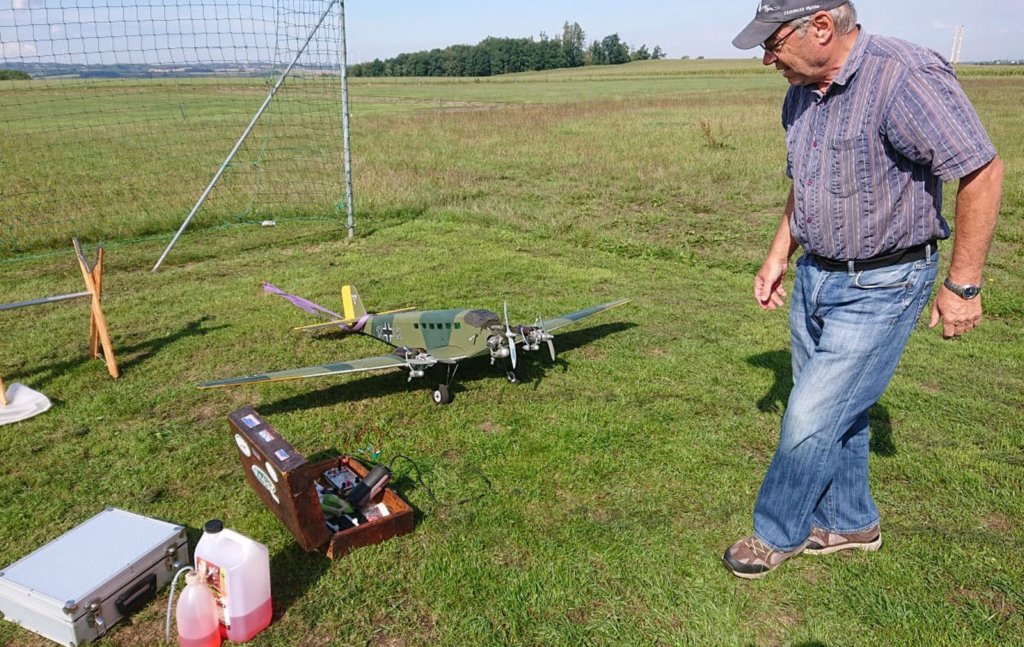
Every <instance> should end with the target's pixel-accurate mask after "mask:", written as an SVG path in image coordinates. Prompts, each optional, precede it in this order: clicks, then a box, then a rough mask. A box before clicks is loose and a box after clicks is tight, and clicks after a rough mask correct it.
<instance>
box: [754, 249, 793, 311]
mask: <svg viewBox="0 0 1024 647" xmlns="http://www.w3.org/2000/svg"><path fill="white" fill-rule="evenodd" d="M788 269H789V260H788V259H786V260H781V261H780V260H777V259H774V258H771V257H769V258H768V259H767V260H765V262H764V265H762V266H761V269H760V270H758V271H757V274H755V275H754V298H755V299H757V303H758V305H760V306H761V309H762V310H775V309H776V308H780V307H782V306H783V305H785V303H786V301H785V297H786V290H785V288H783V287H782V279H783V278H784V277H785V276H786V270H788Z"/></svg>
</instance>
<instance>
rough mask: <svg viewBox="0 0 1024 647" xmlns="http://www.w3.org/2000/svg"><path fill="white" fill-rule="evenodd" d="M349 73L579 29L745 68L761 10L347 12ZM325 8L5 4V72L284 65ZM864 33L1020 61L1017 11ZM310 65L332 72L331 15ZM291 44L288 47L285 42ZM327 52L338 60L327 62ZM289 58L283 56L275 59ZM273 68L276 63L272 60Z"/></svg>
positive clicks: (996, 10) (673, 6)
mask: <svg viewBox="0 0 1024 647" xmlns="http://www.w3.org/2000/svg"><path fill="white" fill-rule="evenodd" d="M343 1H344V7H345V17H346V28H347V29H346V36H347V43H348V61H349V63H350V64H353V63H365V62H368V61H372V60H373V59H375V58H381V59H387V58H392V57H394V56H397V55H398V54H401V53H408V52H417V51H423V50H430V49H434V48H441V49H443V48H445V47H448V46H450V45H476V44H477V43H479V42H480V41H482V40H483V39H485V38H487V37H488V36H494V37H497V38H526V37H533V38H539V37H540V36H541V34H542V33H546V34H547V35H549V36H551V37H556V36H560V35H561V33H562V26H563V25H564V24H565V23H566V22H569V23H573V22H575V23H579V25H580V26H581V27H582V28H583V30H584V32H585V42H586V44H588V45H589V43H591V42H592V41H594V40H601V39H603V38H604V37H605V36H609V35H612V34H618V35H619V38H620V39H621V40H622V41H624V42H625V43H627V44H628V45H629V46H631V47H632V48H634V49H635V48H638V47H640V46H641V45H646V46H647V49H648V51H653V50H654V47H655V46H660V47H661V49H662V51H663V52H664V53H665V54H666V56H668V57H669V58H680V57H683V56H689V57H690V58H697V57H699V56H703V57H705V58H749V57H752V56H758V55H759V53H760V52H759V50H747V51H741V50H738V49H735V48H734V47H733V46H732V39H733V37H734V36H735V35H736V34H737V33H739V32H740V31H741V30H742V29H743V27H744V26H745V25H746V24H747V23H748V22H749V21H750V19H751V18H753V16H754V13H755V11H756V9H757V6H758V0H691V1H686V0H618V1H615V2H613V1H612V0H518V2H514V3H513V2H502V1H500V0H429V1H426V0H343ZM329 2H330V0H0V64H2V63H4V62H5V61H9V62H59V63H89V64H96V63H145V64H168V63H175V64H177V63H183V62H184V63H197V62H208V61H214V62H218V61H225V62H230V61H253V60H256V61H268V60H274V61H278V60H279V59H281V60H282V61H283V59H282V58H281V57H284V58H290V55H287V54H286V53H287V52H289V51H291V50H290V49H288V48H286V47H281V45H282V43H287V44H288V45H290V46H292V47H293V48H297V46H298V45H299V44H300V43H301V41H302V40H304V39H305V38H306V36H307V35H308V32H309V30H310V28H311V24H313V23H315V22H316V18H317V17H318V16H320V15H321V14H323V13H324V10H325V9H326V8H327V7H328V5H329ZM855 4H856V7H857V10H858V13H859V18H860V23H861V24H862V26H863V27H864V29H865V30H867V31H868V32H871V33H875V34H884V35H889V36H896V37H899V38H903V39H905V40H909V41H911V42H914V43H918V44H920V45H924V46H926V47H929V48H931V49H934V50H935V51H937V52H938V53H939V54H941V55H943V56H945V57H947V58H949V57H950V55H951V50H952V46H953V35H954V31H955V29H956V28H957V26H961V25H962V26H963V27H964V30H965V31H964V38H963V45H962V48H961V54H960V60H961V61H963V62H971V61H991V60H1022V59H1024V0H856V2H855ZM328 15H330V16H331V19H332V20H331V21H330V23H329V24H330V26H328V27H327V28H326V29H325V30H324V31H323V32H322V33H318V39H319V38H321V37H322V38H323V39H327V38H333V43H334V44H333V45H330V46H325V47H323V48H318V47H311V48H310V49H309V50H307V51H308V52H311V53H310V54H308V55H307V59H305V62H307V63H313V64H329V63H330V62H336V61H337V51H336V49H337V47H336V44H337V41H338V38H337V31H336V22H335V21H336V18H337V14H336V13H335V12H333V11H332V12H330V13H329V14H328ZM289 39H290V41H291V42H288V40H289ZM332 48H333V51H332ZM282 52H284V54H283V53H282ZM271 57H273V58H271Z"/></svg>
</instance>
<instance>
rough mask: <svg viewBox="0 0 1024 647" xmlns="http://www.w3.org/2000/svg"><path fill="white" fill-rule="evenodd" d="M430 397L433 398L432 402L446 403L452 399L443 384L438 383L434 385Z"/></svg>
mask: <svg viewBox="0 0 1024 647" xmlns="http://www.w3.org/2000/svg"><path fill="white" fill-rule="evenodd" d="M432 397H433V398H434V404H448V403H449V402H451V401H452V394H451V391H449V390H448V387H447V386H445V385H444V384H438V385H437V386H436V387H434V393H433V395H432Z"/></svg>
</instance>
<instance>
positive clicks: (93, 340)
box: [71, 238, 121, 380]
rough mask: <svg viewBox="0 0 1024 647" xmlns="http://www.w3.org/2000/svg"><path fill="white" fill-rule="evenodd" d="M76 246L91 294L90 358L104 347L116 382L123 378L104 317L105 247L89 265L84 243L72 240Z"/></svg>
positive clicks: (83, 275)
mask: <svg viewBox="0 0 1024 647" xmlns="http://www.w3.org/2000/svg"><path fill="white" fill-rule="evenodd" d="M71 242H72V243H73V244H74V246H75V255H76V256H77V257H78V267H79V269H81V270H82V279H83V280H84V281H85V289H86V291H88V292H89V294H90V296H89V313H90V314H89V357H93V358H97V357H100V346H101V345H102V346H103V361H105V362H106V364H107V372H108V373H110V377H112V378H114V379H115V380H116V379H117V378H119V377H121V369H119V368H118V367H117V360H116V359H115V358H114V345H113V344H112V343H111V342H110V332H109V331H108V330H107V318H106V317H105V316H103V305H102V303H101V298H102V296H103V245H102V244H100V245H99V246H98V247H97V252H96V265H92V266H91V265H89V261H88V260H87V259H86V258H85V255H84V254H82V243H81V242H80V241H79V240H78V239H77V238H73V239H71Z"/></svg>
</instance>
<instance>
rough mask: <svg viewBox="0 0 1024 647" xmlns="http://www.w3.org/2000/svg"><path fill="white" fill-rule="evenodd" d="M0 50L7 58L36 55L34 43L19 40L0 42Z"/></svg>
mask: <svg viewBox="0 0 1024 647" xmlns="http://www.w3.org/2000/svg"><path fill="white" fill-rule="evenodd" d="M0 51H2V52H3V57H4V58H5V59H11V58H31V57H33V56H35V55H36V46H35V45H34V44H32V43H19V42H17V41H14V42H10V43H2V44H0Z"/></svg>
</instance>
